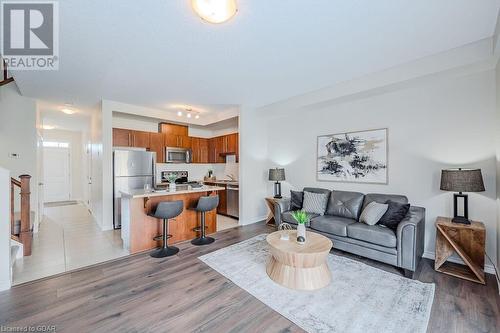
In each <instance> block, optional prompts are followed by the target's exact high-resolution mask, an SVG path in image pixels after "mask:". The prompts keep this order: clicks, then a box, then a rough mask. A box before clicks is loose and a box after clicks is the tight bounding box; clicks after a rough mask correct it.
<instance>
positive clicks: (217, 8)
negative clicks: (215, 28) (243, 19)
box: [191, 0, 238, 23]
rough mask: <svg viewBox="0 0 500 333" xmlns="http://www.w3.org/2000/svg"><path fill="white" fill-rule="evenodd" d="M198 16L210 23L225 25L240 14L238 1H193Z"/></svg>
mask: <svg viewBox="0 0 500 333" xmlns="http://www.w3.org/2000/svg"><path fill="white" fill-rule="evenodd" d="M191 6H192V7H193V9H194V11H195V12H196V14H198V16H200V17H201V18H202V19H203V20H205V21H207V22H210V23H223V22H226V21H228V20H229V19H231V18H232V17H233V16H234V15H236V13H237V12H238V6H237V5H236V0H191Z"/></svg>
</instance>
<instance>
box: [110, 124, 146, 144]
mask: <svg viewBox="0 0 500 333" xmlns="http://www.w3.org/2000/svg"><path fill="white" fill-rule="evenodd" d="M149 134H150V133H149V132H143V131H134V130H128V129H123V128H113V146H115V147H137V148H149Z"/></svg>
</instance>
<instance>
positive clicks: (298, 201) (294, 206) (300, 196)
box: [290, 191, 304, 210]
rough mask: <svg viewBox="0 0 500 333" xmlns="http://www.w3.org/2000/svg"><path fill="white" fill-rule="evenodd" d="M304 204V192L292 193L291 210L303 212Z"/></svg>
mask: <svg viewBox="0 0 500 333" xmlns="http://www.w3.org/2000/svg"><path fill="white" fill-rule="evenodd" d="M303 202H304V192H299V191H290V210H301V209H302V204H303Z"/></svg>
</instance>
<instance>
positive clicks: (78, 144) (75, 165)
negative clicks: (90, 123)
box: [43, 129, 87, 200]
mask: <svg viewBox="0 0 500 333" xmlns="http://www.w3.org/2000/svg"><path fill="white" fill-rule="evenodd" d="M43 138H44V141H56V142H68V143H69V144H70V157H71V161H70V163H71V171H70V172H71V200H84V184H86V174H87V165H86V163H83V161H84V155H85V153H84V152H85V149H84V146H83V142H82V139H83V133H82V132H77V131H66V130H57V129H54V130H44V132H43Z"/></svg>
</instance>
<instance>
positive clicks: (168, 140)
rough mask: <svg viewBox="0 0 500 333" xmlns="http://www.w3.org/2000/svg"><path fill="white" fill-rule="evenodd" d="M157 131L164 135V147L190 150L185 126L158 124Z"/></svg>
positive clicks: (189, 140) (189, 141)
mask: <svg viewBox="0 0 500 333" xmlns="http://www.w3.org/2000/svg"><path fill="white" fill-rule="evenodd" d="M158 130H159V132H160V133H163V134H165V146H167V147H176V148H187V149H191V145H192V143H191V138H190V137H189V136H188V127H187V126H182V125H175V124H168V123H160V124H158Z"/></svg>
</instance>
